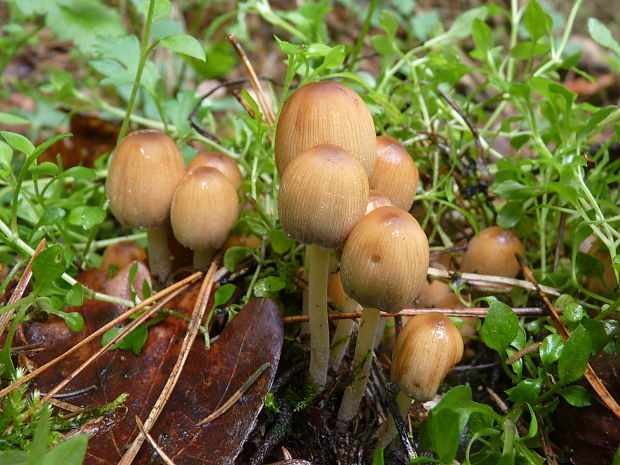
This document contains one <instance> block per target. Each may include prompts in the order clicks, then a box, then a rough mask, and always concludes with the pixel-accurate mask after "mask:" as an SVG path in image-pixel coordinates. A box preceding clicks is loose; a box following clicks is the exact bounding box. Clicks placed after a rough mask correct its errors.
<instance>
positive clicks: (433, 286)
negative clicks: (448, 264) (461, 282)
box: [416, 279, 463, 308]
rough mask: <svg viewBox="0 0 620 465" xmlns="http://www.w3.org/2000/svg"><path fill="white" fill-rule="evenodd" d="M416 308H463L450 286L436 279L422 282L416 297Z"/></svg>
mask: <svg viewBox="0 0 620 465" xmlns="http://www.w3.org/2000/svg"><path fill="white" fill-rule="evenodd" d="M416 307H418V308H463V303H462V302H461V301H460V300H459V298H458V297H457V295H456V294H455V293H454V291H453V290H452V288H450V286H449V285H448V284H447V283H444V282H443V281H439V280H438V279H434V280H432V281H431V282H430V283H429V282H428V281H425V282H424V286H423V287H422V291H421V292H420V295H419V296H418V298H417V299H416Z"/></svg>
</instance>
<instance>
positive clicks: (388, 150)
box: [369, 136, 420, 211]
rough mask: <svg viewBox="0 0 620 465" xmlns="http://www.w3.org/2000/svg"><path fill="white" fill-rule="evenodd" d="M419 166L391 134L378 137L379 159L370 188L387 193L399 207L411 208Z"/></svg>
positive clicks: (371, 178)
mask: <svg viewBox="0 0 620 465" xmlns="http://www.w3.org/2000/svg"><path fill="white" fill-rule="evenodd" d="M419 178H420V175H419V174H418V168H417V167H416V166H415V162H414V161H413V160H412V159H411V157H410V156H409V154H408V153H407V150H406V149H405V147H403V146H402V144H401V143H400V142H398V141H397V140H396V139H394V138H393V137H390V136H378V137H377V161H376V162H375V169H374V171H373V172H372V176H370V178H369V181H370V188H371V189H376V190H378V191H380V192H382V193H383V194H385V195H386V196H387V197H388V198H389V199H390V200H391V201H392V202H393V203H394V205H396V206H397V207H398V208H402V209H403V210H407V211H408V210H409V209H410V208H411V206H412V205H413V199H414V197H415V191H416V189H417V188H418V180H419Z"/></svg>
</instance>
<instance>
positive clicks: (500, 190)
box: [492, 179, 545, 200]
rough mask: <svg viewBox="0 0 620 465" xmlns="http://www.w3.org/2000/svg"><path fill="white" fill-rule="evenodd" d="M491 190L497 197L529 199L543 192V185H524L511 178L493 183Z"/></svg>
mask: <svg viewBox="0 0 620 465" xmlns="http://www.w3.org/2000/svg"><path fill="white" fill-rule="evenodd" d="M492 190H493V192H494V193H495V195H497V196H498V197H501V198H503V199H517V200H525V199H529V198H530V197H535V196H537V195H541V194H543V193H544V192H545V190H544V188H543V187H538V186H536V187H534V186H526V185H525V184H522V183H520V182H517V181H515V180H513V179H509V180H507V181H502V182H500V183H498V184H494V185H493V187H492Z"/></svg>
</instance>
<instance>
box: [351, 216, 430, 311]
mask: <svg viewBox="0 0 620 465" xmlns="http://www.w3.org/2000/svg"><path fill="white" fill-rule="evenodd" d="M428 261H429V250H428V239H427V238H426V234H425V233H424V231H423V230H422V228H421V227H420V225H419V224H418V222H417V221H416V220H415V218H413V216H411V215H410V214H409V213H407V212H406V211H403V210H401V209H400V208H396V207H381V208H377V209H376V210H374V211H372V212H371V213H369V214H368V215H366V216H365V217H364V219H363V220H361V221H360V222H359V223H358V224H357V225H356V226H355V228H354V229H353V231H351V234H350V235H349V238H348V239H347V242H346V243H345V245H344V250H343V251H342V256H341V258H340V276H341V278H342V284H343V286H344V290H345V292H346V293H347V294H348V295H350V296H351V297H352V298H353V299H355V300H356V301H357V302H359V303H360V304H361V305H363V306H364V307H375V308H378V309H380V310H383V311H386V312H392V313H394V312H397V311H399V310H401V309H403V308H405V307H407V306H410V305H412V304H413V299H415V298H416V297H417V295H418V294H419V293H420V291H421V289H422V286H423V285H424V282H425V280H426V273H427V271H428Z"/></svg>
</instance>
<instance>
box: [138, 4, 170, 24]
mask: <svg viewBox="0 0 620 465" xmlns="http://www.w3.org/2000/svg"><path fill="white" fill-rule="evenodd" d="M152 1H153V2H155V5H154V6H153V21H157V20H158V19H163V18H167V17H168V16H170V13H172V3H170V0H144V3H143V4H142V13H143V14H144V17H145V18H146V16H147V14H148V12H149V6H150V3H151V2H152Z"/></svg>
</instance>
